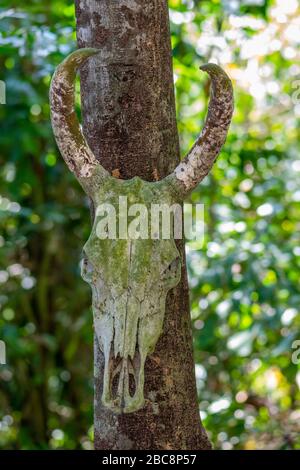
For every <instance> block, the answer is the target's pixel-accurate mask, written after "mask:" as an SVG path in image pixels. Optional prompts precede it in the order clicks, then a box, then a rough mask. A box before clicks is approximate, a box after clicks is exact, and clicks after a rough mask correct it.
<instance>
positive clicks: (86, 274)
mask: <svg viewBox="0 0 300 470" xmlns="http://www.w3.org/2000/svg"><path fill="white" fill-rule="evenodd" d="M93 271H94V268H93V265H92V264H91V263H90V261H89V259H88V257H87V255H86V253H85V251H83V258H82V260H81V277H82V278H83V279H84V280H85V281H87V282H89V281H90V280H91V279H92V274H93Z"/></svg>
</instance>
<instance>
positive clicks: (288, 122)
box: [0, 0, 300, 449]
mask: <svg viewBox="0 0 300 470" xmlns="http://www.w3.org/2000/svg"><path fill="white" fill-rule="evenodd" d="M169 5H170V16H171V29H172V44H173V54H174V72H175V78H176V95H177V105H178V126H179V130H180V135H181V143H182V150H183V152H184V151H186V150H187V149H188V148H189V147H190V145H191V143H192V142H193V140H194V139H195V137H196V135H197V133H198V132H199V129H200V127H201V123H202V122H203V119H204V116H205V109H206V103H207V99H208V93H209V84H208V82H207V77H206V76H205V74H202V73H201V72H200V71H199V70H198V68H199V66H200V65H201V64H203V63H204V62H207V61H211V60H217V61H218V62H219V63H220V64H221V65H222V66H223V67H224V68H225V69H226V71H227V72H228V73H229V74H230V75H231V77H232V79H233V83H234V89H235V101H236V110H235V116H234V121H233V124H232V126H231V132H230V135H229V138H228V140H227V143H226V145H225V147H224V149H223V151H222V154H221V156H220V158H219V160H218V162H217V164H216V165H215V167H214V170H213V172H212V174H211V175H210V176H209V177H208V178H206V180H205V181H204V182H203V183H202V184H201V185H200V186H199V188H198V189H197V191H195V192H194V193H193V195H192V200H193V201H197V202H204V203H205V207H206V210H205V239H204V244H203V246H196V248H197V249H196V250H195V244H190V245H188V246H187V251H188V261H189V276H190V286H191V291H192V294H191V306H192V320H193V329H194V344H195V357H196V362H197V366H196V375H197V384H198V390H199V402H200V410H201V415H202V417H203V421H204V424H205V426H206V429H207V430H208V432H209V434H210V436H211V439H212V441H213V443H214V445H215V447H216V448H223V449H230V448H235V449H254V448H262V447H263V448H272V449H275V448H276V449H288V448H300V441H299V421H300V420H299V418H300V409H299V408H300V407H299V398H300V394H299V386H300V371H299V365H298V366H297V365H296V364H293V362H292V353H293V349H292V345H293V342H294V341H295V340H296V339H300V333H299V325H300V320H299V300H300V289H299V266H300V243H299V235H298V234H299V232H298V230H299V218H300V206H299V201H300V190H299V183H300V171H299V170H300V160H298V158H299V137H300V136H299V117H300V108H299V106H300V105H299V102H298V104H297V101H296V100H295V99H292V97H293V93H295V87H296V85H295V84H296V81H297V80H299V79H300V67H299V65H297V60H298V63H299V39H298V37H299V34H298V36H297V34H296V33H295V29H294V30H293V27H294V28H295V27H296V28H297V25H296V22H297V21H298V20H297V16H298V17H299V13H300V12H299V6H298V2H297V1H295V2H294V1H293V0H289V1H288V0H273V1H254V0H252V1H251V0H247V1H241V2H234V1H231V2H230V1H225V0H224V1H223V2H221V1H220V0H213V1H199V0H197V1H196V0H194V1H191V0H186V1H180V0H171V1H169ZM297 8H298V10H297ZM0 18H1V23H0V44H1V51H0V71H1V72H0V79H1V80H4V81H5V83H6V89H7V104H6V105H0V121H1V135H0V149H1V150H0V188H1V196H0V227H1V232H0V339H1V340H4V341H5V342H6V345H7V365H6V366H0V384H1V385H0V410H1V411H0V419H1V422H0V448H6V449H8V448H9V449H30V448H35V449H46V448H54V449H55V448H65V449H67V448H71V449H73V448H90V447H91V446H92V434H91V427H92V402H93V390H92V370H93V366H92V315H91V311H90V307H89V306H90V292H89V288H88V287H87V286H86V285H85V283H83V282H82V280H81V278H80V275H79V262H78V261H79V259H80V249H81V248H80V247H82V246H83V244H84V241H85V240H86V239H87V238H88V234H89V231H90V220H89V219H90V218H89V211H88V205H87V200H86V198H85V196H84V194H83V192H82V190H81V189H80V187H79V185H78V184H77V182H76V181H75V179H74V178H73V177H72V175H71V174H70V172H69V171H68V170H67V168H66V166H65V164H64V163H63V162H62V159H61V157H60V156H59V154H58V152H57V149H56V147H55V144H54V140H53V136H52V132H51V128H50V122H49V105H48V89H49V83H50V78H51V75H52V73H53V71H54V67H55V66H56V65H57V64H58V63H59V62H60V61H61V60H62V59H63V57H65V56H66V55H67V54H68V53H69V52H70V51H71V50H73V49H74V48H75V47H76V46H75V32H74V30H75V22H74V7H73V2H72V1H70V0H65V1H62V0H56V1H53V2H48V3H47V4H45V3H43V2H40V1H37V0H35V1H34V0H29V1H26V2H25V1H18V2H12V1H10V2H8V1H6V0H3V2H2V6H1V10H0ZM298 28H299V26H298ZM297 41H298V42H297ZM297 47H298V49H297ZM88 430H90V431H88Z"/></svg>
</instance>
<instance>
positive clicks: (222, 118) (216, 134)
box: [167, 64, 233, 196]
mask: <svg viewBox="0 0 300 470" xmlns="http://www.w3.org/2000/svg"><path fill="white" fill-rule="evenodd" d="M200 69H201V70H203V71H205V72H207V73H208V74H209V75H210V77H211V93H210V102H209V106H208V113H207V117H206V121H205V124H204V128H203V130H202V132H201V134H200V136H199V137H198V139H197V140H196V142H195V144H194V145H193V147H192V149H191V150H190V152H189V153H188V154H187V155H186V157H185V158H184V160H182V162H181V163H180V164H179V165H178V166H177V168H176V169H175V170H174V172H173V173H172V174H171V175H169V177H167V178H168V179H169V181H170V182H171V184H172V185H173V186H174V185H175V187H176V189H177V190H179V191H180V193H181V194H182V195H183V196H185V195H186V194H187V193H189V192H190V191H192V190H193V189H194V188H195V186H196V185H197V184H198V183H200V181H202V180H203V178H204V177H205V176H206V175H207V174H208V173H209V171H210V169H211V168H212V166H213V164H214V162H215V160H216V158H217V156H218V155H219V153H220V150H221V147H222V145H223V144H224V142H225V140H226V136H227V132H228V128H229V125H230V122H231V118H232V113H233V89H232V84H231V81H230V78H229V77H228V75H227V74H226V73H225V72H224V71H223V70H222V69H221V68H220V67H219V66H218V65H216V64H206V65H203V66H202V67H200Z"/></svg>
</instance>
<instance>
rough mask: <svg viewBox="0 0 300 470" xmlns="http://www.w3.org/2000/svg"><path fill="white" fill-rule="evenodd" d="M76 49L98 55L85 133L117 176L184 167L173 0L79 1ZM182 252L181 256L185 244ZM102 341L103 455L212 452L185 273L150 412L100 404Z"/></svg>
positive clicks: (170, 309) (154, 376)
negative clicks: (199, 397)
mask: <svg viewBox="0 0 300 470" xmlns="http://www.w3.org/2000/svg"><path fill="white" fill-rule="evenodd" d="M75 4H76V17H77V38H78V46H79V47H80V48H81V47H96V48H99V50H100V53H99V54H98V55H97V56H95V57H93V58H91V59H90V60H89V62H88V63H87V65H85V66H84V67H83V69H82V72H81V99H82V115H83V129H84V134H85V135H86V138H87V141H88V143H89V145H90V147H91V149H92V150H93V152H94V154H95V155H96V157H97V159H98V160H99V161H100V162H101V164H102V165H103V166H104V167H105V168H106V169H107V170H108V171H110V172H111V173H112V174H113V175H114V176H117V177H118V176H119V177H121V178H123V179H129V178H132V177H133V176H136V175H137V176H140V177H141V178H143V179H145V180H148V181H152V180H156V179H160V178H162V177H164V176H166V175H167V174H169V173H170V172H171V171H172V170H173V169H174V167H175V166H176V165H177V164H178V161H179V144H178V133H177V127H176V116H175V103H174V88H173V74H172V64H171V46H170V33H169V20H168V5H167V1H166V0H119V1H115V0H98V1H96V0H75ZM180 250H181V252H182V253H183V256H184V249H183V246H180ZM103 370H104V363H103V355H102V353H101V351H100V349H99V346H98V344H97V339H96V338H95V448H96V449H106V450H112V449H119V450H125V449H152V450H157V449H178V450H183V449H187V450H191V449H194V450H196V449H209V448H210V447H211V446H210V443H209V441H208V439H207V436H206V433H205V431H204V429H203V427H202V424H201V421H200V417H199V409H198V404H197V393H196V382H195V372H194V360H193V351H192V336H191V326H190V314H189V299H188V285H187V275H186V266H185V263H183V269H182V281H181V283H180V284H179V285H178V287H177V288H175V289H174V290H173V291H171V292H170V293H169V295H168V298H167V305H166V314H165V322H164V332H163V334H162V336H161V338H160V340H159V342H158V344H157V346H156V349H155V351H154V353H153V354H152V355H151V356H149V358H148V359H147V361H146V366H145V398H146V404H145V407H144V408H143V409H142V410H140V411H138V412H136V413H131V414H123V415H115V414H113V413H112V412H111V411H109V410H108V409H105V408H104V407H103V406H102V404H101V394H102V377H103Z"/></svg>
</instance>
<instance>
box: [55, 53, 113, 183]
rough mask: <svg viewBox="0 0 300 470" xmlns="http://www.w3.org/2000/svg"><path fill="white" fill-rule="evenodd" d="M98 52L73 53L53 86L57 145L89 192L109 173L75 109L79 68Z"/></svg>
mask: <svg viewBox="0 0 300 470" xmlns="http://www.w3.org/2000/svg"><path fill="white" fill-rule="evenodd" d="M98 52H99V51H98V50H97V49H91V48H87V49H79V50H78V51H75V52H73V53H72V54H70V55H69V56H68V57H67V58H66V59H65V60H64V61H63V62H62V63H61V64H60V65H59V66H58V67H57V69H56V71H55V73H54V75H53V78H52V81H51V87H50V111H51V121H52V128H53V132H54V135H55V139H56V142H57V145H58V147H59V150H60V152H61V155H62V156H63V158H64V160H65V162H66V163H67V165H68V167H69V169H70V170H71V171H72V172H73V173H74V174H75V175H76V177H77V178H78V180H79V182H80V183H81V185H82V186H83V188H84V189H85V190H86V191H87V192H90V191H91V188H92V187H93V186H94V184H96V183H97V182H99V180H101V178H105V177H107V176H108V175H109V173H108V172H107V171H106V170H105V169H104V168H103V167H102V166H101V165H100V164H99V162H98V161H97V160H96V157H95V155H94V154H93V152H92V151H91V149H90V147H89V146H88V143H87V142H86V140H85V137H84V135H83V134H82V131H81V127H80V124H79V122H78V119H77V115H76V112H75V110H74V94H75V83H74V82H75V77H76V72H77V70H78V68H79V67H80V66H81V65H82V64H83V63H84V62H85V61H86V60H87V59H88V58H89V57H91V56H92V55H95V54H97V53H98ZM93 182H94V184H91V183H93Z"/></svg>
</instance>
